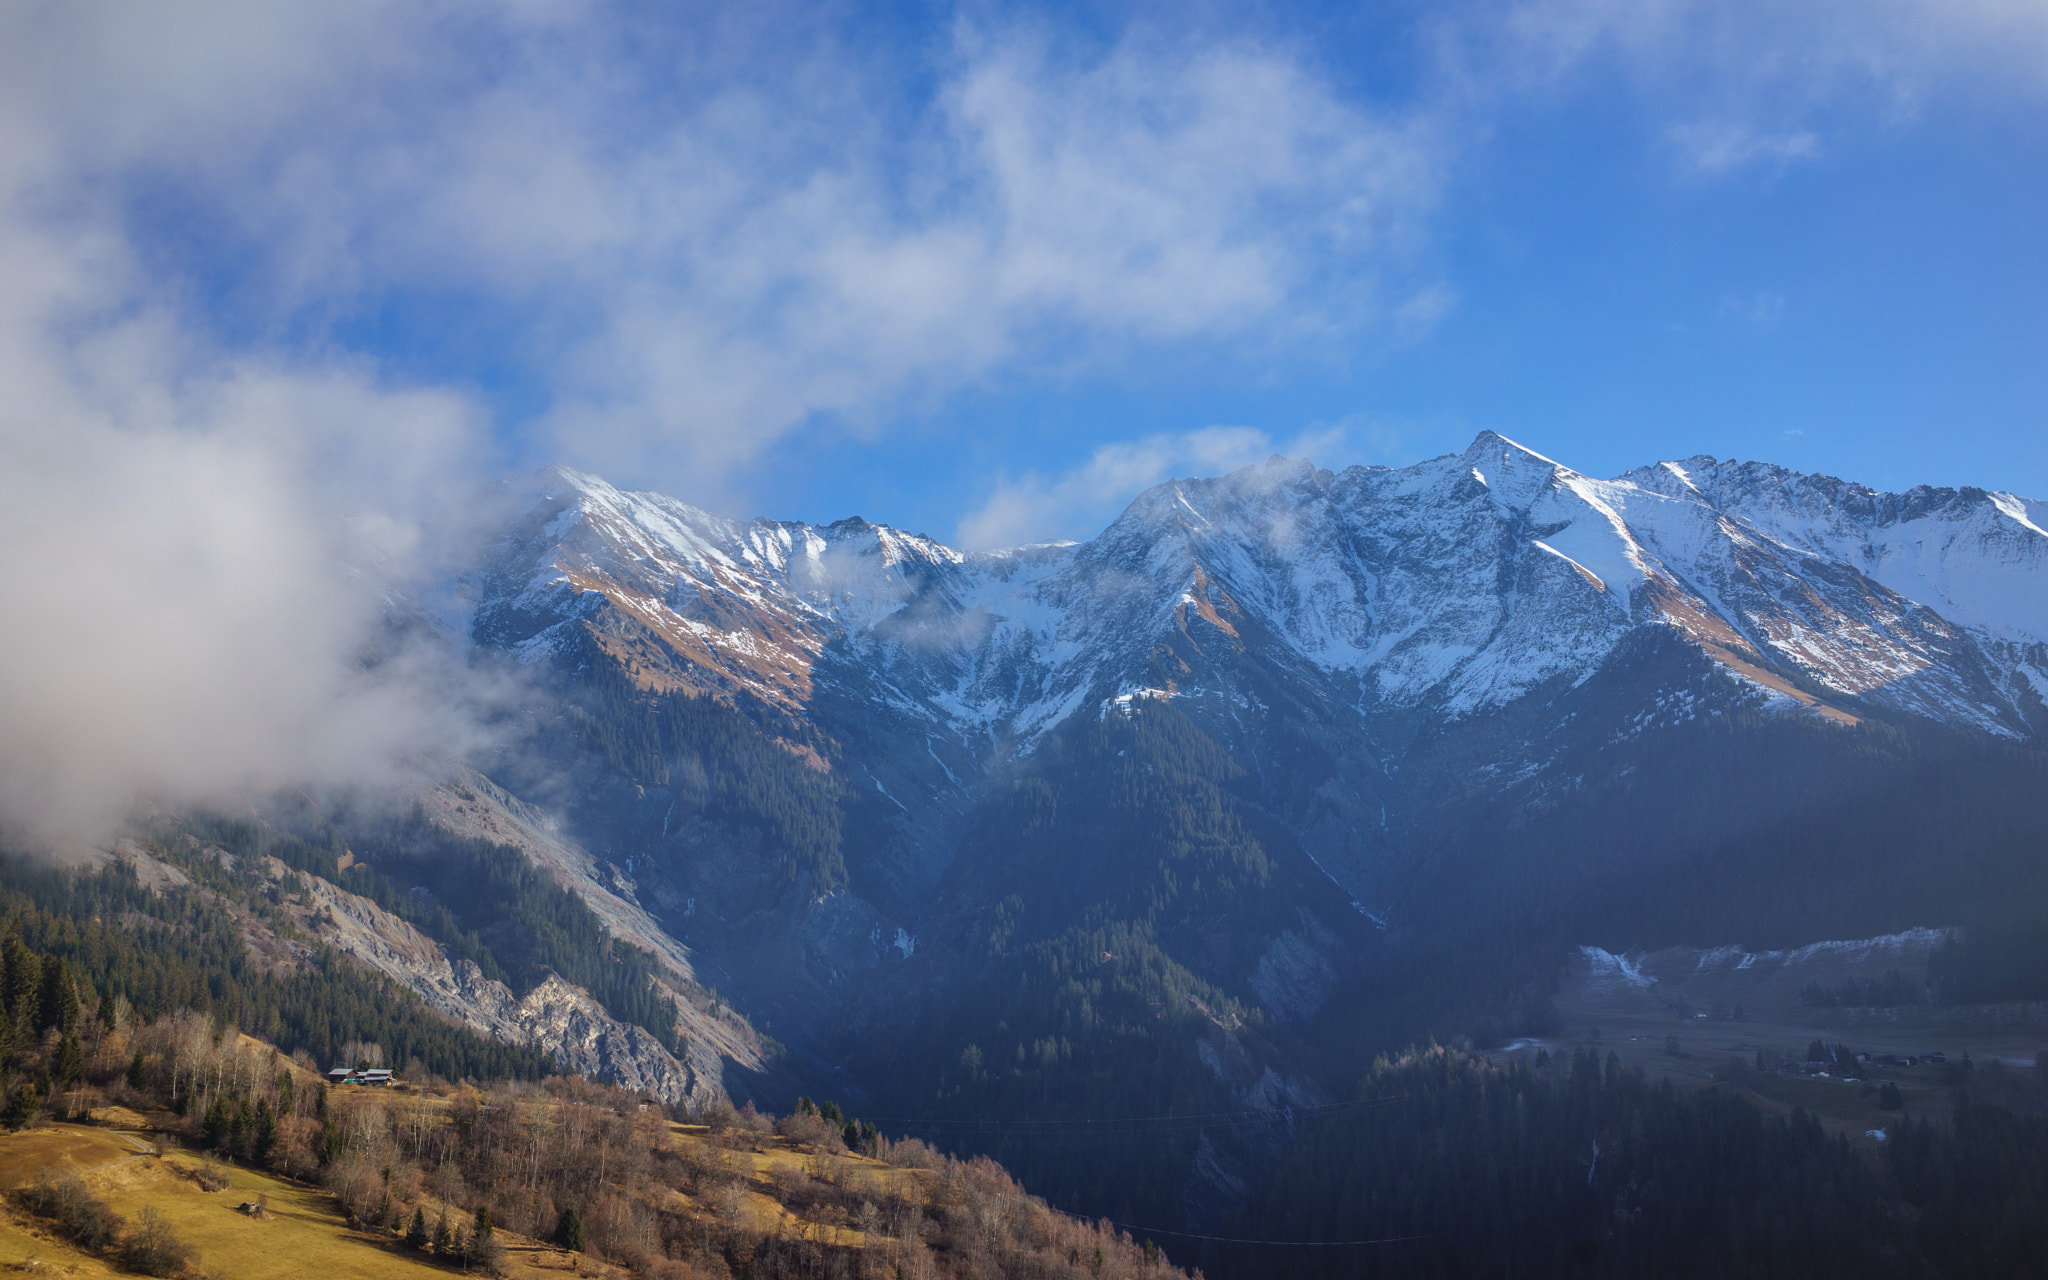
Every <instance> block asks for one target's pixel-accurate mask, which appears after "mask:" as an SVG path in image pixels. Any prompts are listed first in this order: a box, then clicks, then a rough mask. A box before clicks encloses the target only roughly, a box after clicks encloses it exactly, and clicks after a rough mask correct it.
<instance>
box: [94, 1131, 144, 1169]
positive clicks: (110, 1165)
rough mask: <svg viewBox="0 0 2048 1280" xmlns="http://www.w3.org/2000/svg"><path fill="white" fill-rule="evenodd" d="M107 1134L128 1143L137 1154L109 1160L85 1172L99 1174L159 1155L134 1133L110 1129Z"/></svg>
mask: <svg viewBox="0 0 2048 1280" xmlns="http://www.w3.org/2000/svg"><path fill="white" fill-rule="evenodd" d="M107 1132H109V1133H112V1134H113V1135H114V1136H115V1137H117V1138H120V1139H122V1140H124V1141H125V1142H127V1143H128V1145H129V1146H132V1147H134V1148H135V1154H134V1155H132V1156H122V1157H121V1158H120V1159H119V1160H109V1161H107V1162H106V1163H105V1164H96V1165H94V1166H93V1167H92V1168H90V1169H87V1170H85V1172H87V1173H99V1172H100V1171H101V1170H104V1169H117V1168H119V1167H120V1166H122V1165H124V1164H129V1163H131V1162H133V1161H136V1160H140V1159H143V1158H144V1157H145V1156H153V1155H157V1154H159V1152H158V1151H157V1149H156V1148H155V1147H153V1146H151V1145H149V1144H148V1143H147V1142H144V1141H143V1140H142V1139H140V1138H138V1137H136V1136H135V1135H134V1134H132V1133H123V1132H121V1131H120V1130H119V1129H110V1130H107Z"/></svg>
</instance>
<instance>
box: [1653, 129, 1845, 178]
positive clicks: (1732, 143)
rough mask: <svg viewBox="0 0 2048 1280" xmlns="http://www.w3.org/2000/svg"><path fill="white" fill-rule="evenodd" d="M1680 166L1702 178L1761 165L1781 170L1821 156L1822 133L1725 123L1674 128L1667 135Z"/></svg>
mask: <svg viewBox="0 0 2048 1280" xmlns="http://www.w3.org/2000/svg"><path fill="white" fill-rule="evenodd" d="M1666 136H1667V137H1668V138H1669V139H1670V142H1671V146H1672V150H1673V152H1674V153H1675V155H1676V156H1677V159H1678V163H1679V167H1680V168H1681V169H1682V170H1684V171H1686V172H1689V173H1693V174H1697V175H1700V176H1703V177H1719V176H1720V175H1722V174H1725V173H1728V172H1731V171H1733V170H1736V169H1742V168H1747V167H1749V166H1751V165H1756V164H1761V165H1764V166H1766V167H1768V168H1771V169H1773V170H1776V171H1780V172H1782V171H1783V170H1784V169H1785V168H1786V166H1788V165H1790V164H1791V163H1793V162H1794V161H1796V160H1811V159H1814V158H1815V157H1817V156H1819V155H1820V136H1819V135H1818V134H1816V133H1813V132H1812V131H1810V130H1799V131H1797V132H1792V133H1764V132H1758V131H1757V130H1754V129H1751V128H1749V127H1747V126H1744V125H1739V124H1728V123H1723V122H1714V123H1704V124H1691V125H1682V126H1676V127H1673V128H1672V129H1671V130H1670V131H1669V132H1668V133H1667V135H1666Z"/></svg>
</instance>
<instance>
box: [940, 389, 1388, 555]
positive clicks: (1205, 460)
mask: <svg viewBox="0 0 2048 1280" xmlns="http://www.w3.org/2000/svg"><path fill="white" fill-rule="evenodd" d="M1358 440H1363V441H1364V442H1366V443H1367V444H1368V445H1369V446H1370V447H1371V448H1372V449H1373V450H1374V451H1375V452H1376V453H1395V454H1400V455H1402V460H1403V461H1407V460H1410V459H1409V458H1408V457H1407V454H1408V452H1409V451H1408V450H1407V448H1406V447H1405V445H1404V444H1403V443H1402V442H1401V440H1400V439H1399V433H1398V432H1396V431H1394V430H1393V429H1392V428H1390V427H1389V426H1387V425H1386V424H1384V423H1376V422H1371V421H1368V420H1366V419H1363V418H1347V419H1345V420H1344V421H1341V422H1336V423H1327V424H1318V425H1316V426H1312V427H1310V428H1308V429H1307V430H1305V431H1303V432H1301V433H1300V434H1299V435H1296V436H1295V437H1293V438H1292V439H1289V440H1285V441H1282V442H1279V443H1277V444H1276V443H1275V442H1274V440H1273V438H1272V437H1271V436H1270V435H1268V434H1267V433H1266V432H1264V431H1260V430H1258V429H1257V428H1255V427H1228V426H1217V427H1203V428H1201V429H1199V430H1195V431H1185V432H1179V433H1171V432H1161V433H1158V434H1154V435H1149V436H1145V437H1143V438H1141V439H1137V440H1126V441H1117V442H1115V443H1111V444H1105V445H1101V446H1099V447H1097V448H1096V449H1095V451H1094V452H1093V453H1091V454H1090V455H1089V456H1088V459H1087V460H1086V461H1085V462H1081V463H1079V464H1077V465H1075V466H1073V467H1071V468H1069V469H1068V470H1066V471H1063V472H1060V473H1058V474H1056V475H1050V476H1048V475H1045V474H1042V473H1040V472H1035V471H1034V472H1027V473H1026V474H1024V475H1023V476H1021V477H1018V478H1015V479H1012V478H1010V477H1008V476H1005V477H1003V478H1001V479H1000V480H998V481H997V483H996V486H995V489H994V491H993V492H992V493H991V494H990V495H989V497H988V498H987V500H986V501H984V502H983V503H982V505H981V506H980V507H979V508H977V509H976V510H975V511H973V512H971V513H970V514H968V515H967V516H965V517H963V518H962V519H961V521H960V528H959V533H958V535H957V538H956V540H957V541H958V543H959V545H961V546H963V547H972V548H975V549H978V550H985V549H994V548H998V547H1011V546H1018V545H1021V544H1023V543H1027V542H1042V541H1050V540H1054V539H1060V538H1070V539H1082V538H1087V537H1091V536H1093V535H1094V534H1095V533H1096V532H1098V531H1099V530H1100V529H1101V528H1102V527H1103V526H1104V525H1106V524H1107V523H1108V522H1109V521H1110V520H1111V519H1113V518H1114V517H1115V516H1116V514H1117V513H1118V512H1120V511H1121V510H1123V508H1124V507H1125V506H1127V505H1128V504H1129V503H1130V501H1131V499H1133V498H1135V497H1136V496H1137V495H1138V494H1139V493H1140V492H1142V491H1144V490H1145V489H1148V488H1150V487H1151V486H1153V485H1156V484H1159V483H1161V482H1163V481H1166V480H1170V479H1174V478H1176V477H1186V476H1215V475H1221V474H1223V473H1225V472H1229V471H1235V470H1237V469H1238V468H1239V467H1248V466H1251V465H1253V464H1254V463H1259V462H1264V461H1265V460H1266V459H1267V458H1270V457H1272V456H1273V455H1274V454H1275V453H1279V454H1283V455H1285V456H1287V457H1293V458H1307V459H1309V460H1311V461H1314V462H1316V463H1317V464H1318V465H1321V466H1342V465H1345V460H1346V459H1348V458H1349V457H1350V456H1351V454H1352V453H1353V452H1354V451H1355V445H1354V442H1355V441H1358Z"/></svg>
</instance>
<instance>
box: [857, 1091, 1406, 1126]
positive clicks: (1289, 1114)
mask: <svg viewBox="0 0 2048 1280" xmlns="http://www.w3.org/2000/svg"><path fill="white" fill-rule="evenodd" d="M1419 1096H1421V1095H1419V1094H1412V1093H1400V1094H1391V1095H1388V1096H1386V1097H1382V1098H1367V1099H1363V1100H1360V1101H1356V1102H1326V1103H1318V1104H1314V1105H1310V1106H1300V1107H1261V1108H1256V1109H1251V1110H1241V1111H1209V1112H1188V1113H1180V1114H1166V1115H1157V1116H1112V1117H1107V1118H1102V1119H1087V1118H1084V1119H1071V1118H1066V1119H1042V1120H1041V1119H989V1120H969V1119H937V1118H931V1117H923V1116H860V1117H858V1118H859V1119H862V1120H865V1121H867V1122H868V1123H870V1124H896V1125H908V1126H912V1127H915V1128H920V1129H934V1130H944V1131H946V1132H949V1133H988V1132H1001V1131H1004V1130H1009V1131H1012V1132H1015V1133H1018V1134H1020V1135H1023V1136H1029V1135H1034V1134H1046V1135H1053V1134H1057V1133H1060V1132H1063V1131H1064V1132H1070V1133H1075V1134H1103V1135H1110V1134H1124V1133H1132V1134H1143V1133H1156V1132H1171V1131H1174V1130H1179V1129H1203V1128H1213V1127H1218V1126H1222V1125H1229V1124H1250V1123H1253V1122H1255V1121H1263V1120H1272V1119H1288V1120H1294V1119H1316V1118H1319V1117H1324V1116H1334V1115H1340V1114H1343V1113H1346V1112H1363V1111H1371V1110H1376V1109H1378V1108H1382V1107H1388V1106H1392V1105H1394V1104H1396V1103H1401V1102H1406V1101H1409V1100H1410V1099H1413V1098H1416V1097H1419Z"/></svg>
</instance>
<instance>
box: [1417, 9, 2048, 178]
mask: <svg viewBox="0 0 2048 1280" xmlns="http://www.w3.org/2000/svg"><path fill="white" fill-rule="evenodd" d="M1436 32H1437V45H1438V48H1439V50H1440V51H1441V61H1442V67H1443V72H1444V77H1445V82H1446V83H1447V84H1448V85H1451V86H1455V88H1454V90H1453V91H1452V92H1453V96H1454V97H1455V98H1456V99H1457V100H1459V101H1460V102H1461V103H1462V105H1463V109H1464V110H1465V111H1467V112H1468V113H1471V114H1472V115H1473V116H1474V117H1476V118H1477V119H1478V120H1479V121H1480V122H1482V123H1481V125H1480V127H1483V121H1484V120H1486V119H1488V118H1491V117H1492V116H1493V115H1495V114H1497V113H1500V112H1503V111H1508V110H1514V109H1516V107H1517V106H1518V105H1519V104H1523V103H1526V102H1528V101H1531V100H1534V99H1539V98H1541V97H1542V96H1544V95H1546V94H1549V93H1552V92H1555V91H1559V90H1568V89H1574V88H1577V87H1579V86H1581V85H1583V84H1586V83H1592V82H1599V81H1600V80H1601V79H1602V78H1604V77H1605V76H1608V75H1610V74H1615V73H1618V74H1619V76H1620V78H1621V80H1622V81H1623V82H1624V83H1626V84H1629V85H1630V86H1632V89H1631V91H1632V93H1633V96H1634V97H1635V99H1636V102H1637V104H1638V105H1637V107H1636V108H1635V109H1636V110H1637V112H1638V113H1639V114H1640V115H1641V116H1642V118H1644V119H1645V120H1647V121H1650V122H1652V123H1653V125H1657V124H1659V122H1661V126H1660V128H1659V132H1660V133H1661V136H1662V138H1663V140H1664V142H1665V144H1666V145H1667V146H1668V147H1669V148H1670V150H1671V152H1672V154H1673V156H1674V158H1675V159H1676V160H1677V162H1678V169H1679V171H1680V172H1681V173H1682V174H1684V175H1686V176H1689V177H1695V178H1699V177H1714V176H1721V175H1729V174H1733V173H1736V172H1739V171H1742V170H1745V169H1747V168H1749V167H1751V166H1755V165H1765V166H1769V167H1772V168H1775V169H1783V168H1784V167H1785V166H1786V165H1788V164H1791V163H1794V162H1797V161H1805V160H1812V159H1815V158H1817V157H1818V156H1819V155H1820V154H1821V153H1822V151H1823V148H1824V145H1825V141H1826V138H1827V136H1828V135H1829V133H1830V132H1831V131H1835V130H1844V129H1870V128H1872V127H1875V128H1879V129H1882V128H1887V127H1891V126H1894V125H1896V124H1898V123H1899V122H1902V121H1905V120H1909V119H1911V118H1913V117H1914V116H1916V115H1917V114H1918V113H1919V112H1920V111H1921V110H1922V109H1923V107H1924V106H1925V104H1927V103H1928V102H1929V101H1930V100H1934V99H1948V100H1960V99H1970V98H1980V99H1981V98H1987V97H1988V98H1995V99H1999V100H2007V101H2010V100H2014V99H2017V100H2020V101H2024V102H2037V101H2038V100H2039V99H2040V98H2041V97H2043V96H2044V95H2048V5H2043V4H2041V3H2039V0H1475V2H1474V3H1471V4H1468V5H1465V6H1463V7H1461V8H1458V9H1456V10H1453V11H1452V12H1451V13H1450V14H1448V15H1445V16H1442V17H1440V18H1439V19H1438V23H1437V26H1436Z"/></svg>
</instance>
